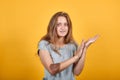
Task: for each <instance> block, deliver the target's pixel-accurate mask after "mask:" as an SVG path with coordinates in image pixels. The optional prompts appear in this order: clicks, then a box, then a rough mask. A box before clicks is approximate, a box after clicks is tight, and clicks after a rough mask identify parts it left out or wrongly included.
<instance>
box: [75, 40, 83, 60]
mask: <svg viewBox="0 0 120 80" xmlns="http://www.w3.org/2000/svg"><path fill="white" fill-rule="evenodd" d="M84 48H85V41H84V40H82V42H81V44H80V46H79V47H78V49H77V51H76V56H78V57H79V58H80V57H81V56H82V53H83V50H84Z"/></svg>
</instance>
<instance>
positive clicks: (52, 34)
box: [40, 12, 75, 44]
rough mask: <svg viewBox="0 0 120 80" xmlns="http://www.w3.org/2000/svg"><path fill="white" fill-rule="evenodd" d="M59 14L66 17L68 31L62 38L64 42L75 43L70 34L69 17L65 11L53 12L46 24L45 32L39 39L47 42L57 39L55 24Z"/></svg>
mask: <svg viewBox="0 0 120 80" xmlns="http://www.w3.org/2000/svg"><path fill="white" fill-rule="evenodd" d="M59 16H63V17H65V18H66V20H67V23H68V33H67V35H66V36H65V38H64V43H65V44H67V43H75V41H74V39H73V36H72V22H71V19H70V17H69V15H68V14H67V13H66V12H57V13H55V14H54V15H53V16H52V18H51V19H50V22H49V24H48V28H47V34H46V35H45V36H43V37H42V38H41V40H46V41H48V42H49V43H53V44H54V43H55V42H56V40H57V38H58V37H57V32H56V26H57V19H58V17H59ZM41 40H40V41H41Z"/></svg>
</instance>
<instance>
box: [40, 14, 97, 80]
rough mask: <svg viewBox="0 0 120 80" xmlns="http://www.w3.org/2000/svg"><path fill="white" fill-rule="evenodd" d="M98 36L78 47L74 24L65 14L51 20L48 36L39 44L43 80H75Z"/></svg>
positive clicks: (55, 15) (56, 15)
mask: <svg viewBox="0 0 120 80" xmlns="http://www.w3.org/2000/svg"><path fill="white" fill-rule="evenodd" d="M97 38H98V35H97V36H95V37H93V38H90V39H89V40H87V41H84V40H83V41H82V42H81V45H80V46H78V45H77V44H76V42H75V41H74V39H73V36H72V22H71V19H70V17H69V15H68V14H67V13H65V12H57V13H56V14H54V15H53V17H52V18H51V20H50V22H49V25H48V29H47V34H46V35H45V36H43V37H42V39H41V40H40V42H39V44H38V55H39V57H40V59H41V62H42V64H43V66H44V68H45V76H44V79H43V80H75V78H74V75H79V74H80V73H81V71H82V69H83V66H84V61H85V55H86V50H87V48H88V47H89V46H90V44H92V43H93V42H95V41H96V39H97Z"/></svg>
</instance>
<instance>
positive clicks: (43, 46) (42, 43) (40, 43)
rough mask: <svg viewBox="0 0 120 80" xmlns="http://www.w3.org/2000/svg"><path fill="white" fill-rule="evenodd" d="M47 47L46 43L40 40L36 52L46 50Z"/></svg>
mask: <svg viewBox="0 0 120 80" xmlns="http://www.w3.org/2000/svg"><path fill="white" fill-rule="evenodd" d="M47 45H48V42H47V41H45V40H41V41H40V42H39V44H38V50H48V49H47Z"/></svg>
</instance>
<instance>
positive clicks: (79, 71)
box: [74, 68, 83, 76]
mask: <svg viewBox="0 0 120 80" xmlns="http://www.w3.org/2000/svg"><path fill="white" fill-rule="evenodd" d="M82 70H83V68H82V69H81V70H74V75H76V76H79V75H80V74H81V72H82Z"/></svg>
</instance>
